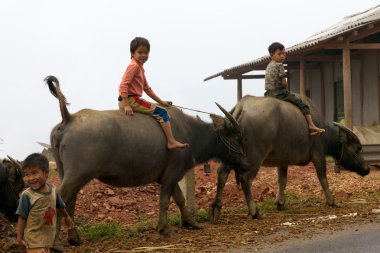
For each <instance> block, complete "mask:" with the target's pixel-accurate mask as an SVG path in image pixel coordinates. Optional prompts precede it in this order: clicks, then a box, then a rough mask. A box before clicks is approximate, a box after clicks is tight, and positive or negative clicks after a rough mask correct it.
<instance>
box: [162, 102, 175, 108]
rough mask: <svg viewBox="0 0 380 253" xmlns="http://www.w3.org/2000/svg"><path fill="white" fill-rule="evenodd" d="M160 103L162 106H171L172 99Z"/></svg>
mask: <svg viewBox="0 0 380 253" xmlns="http://www.w3.org/2000/svg"><path fill="white" fill-rule="evenodd" d="M161 104H162V105H163V106H166V107H168V106H171V105H172V104H173V102H172V101H162V102H161Z"/></svg>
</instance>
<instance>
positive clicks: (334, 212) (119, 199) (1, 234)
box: [0, 163, 380, 253]
mask: <svg viewBox="0 0 380 253" xmlns="http://www.w3.org/2000/svg"><path fill="white" fill-rule="evenodd" d="M211 165H212V166H211V173H210V174H205V173H204V171H203V166H199V167H197V168H195V175H196V206H197V209H198V211H199V212H201V213H206V210H207V209H208V208H209V206H210V205H211V203H212V201H213V199H214V196H215V192H216V167H217V166H218V164H214V163H213V164H211ZM52 174H53V175H54V173H52ZM328 181H329V184H330V189H331V190H332V192H333V194H334V196H335V198H336V200H337V202H338V203H340V204H341V206H342V207H340V208H331V207H327V206H326V205H325V200H324V196H323V193H322V191H321V187H320V185H319V182H318V179H317V176H316V173H315V169H314V167H313V166H312V165H308V166H303V167H299V166H293V167H290V169H289V173H288V185H287V188H286V192H287V197H288V198H287V201H288V203H289V206H288V209H287V210H285V211H282V212H279V211H277V210H276V209H275V206H274V205H273V203H272V202H273V198H274V197H275V194H276V192H277V175H276V169H275V168H270V167H262V168H261V169H260V171H259V174H258V176H257V177H256V179H255V180H254V182H253V186H252V191H253V194H254V197H255V200H256V201H257V203H258V204H259V207H260V208H261V214H262V216H263V217H262V219H260V220H253V219H251V218H250V217H248V215H247V208H246V204H245V199H244V196H243V193H242V191H241V189H240V188H238V187H237V186H236V182H235V180H234V175H233V173H231V175H230V178H229V180H228V182H227V185H226V187H225V189H224V193H223V209H222V215H221V219H220V220H219V221H218V222H216V223H214V224H213V223H210V222H208V221H204V220H201V221H200V224H201V226H202V229H200V230H189V229H183V228H181V227H179V226H178V225H174V226H172V230H173V232H172V233H171V235H170V236H168V237H161V236H159V235H158V233H157V232H156V231H155V230H154V229H153V228H148V229H145V230H140V232H139V233H138V234H135V235H133V236H129V237H128V238H125V239H123V240H120V239H114V240H112V239H107V240H97V241H93V240H87V239H84V241H83V243H82V244H81V245H80V246H77V247H72V246H69V245H68V244H67V242H66V240H65V237H66V234H65V233H63V235H62V236H63V242H64V246H65V252H88V253H90V252H115V253H116V252H152V251H154V252H161V251H162V252H229V251H231V250H232V249H236V248H240V247H243V248H244V249H246V250H247V252H260V250H261V249H264V248H268V247H270V246H271V245H275V244H276V243H277V242H282V241H286V240H288V239H290V238H308V237H312V236H313V235H314V234H316V233H333V232H334V231H335V230H339V229H342V228H343V227H347V226H350V224H353V223H370V222H378V214H377V213H378V212H380V184H379V182H380V172H379V170H378V169H377V168H374V169H372V171H371V173H370V175H369V176H367V177H360V176H358V175H356V174H354V173H352V172H348V171H341V173H339V174H337V173H334V171H333V169H332V166H331V165H329V166H328ZM51 182H52V183H53V184H55V185H58V184H59V182H58V179H57V176H56V175H55V176H53V177H52V178H51ZM158 194H159V185H156V184H152V185H147V186H142V187H135V188H116V187H110V186H107V185H104V184H102V183H100V182H99V181H97V180H93V181H91V182H90V183H89V184H88V185H86V186H85V187H84V188H83V189H82V190H81V192H80V194H79V195H78V200H77V207H76V214H77V216H76V221H77V222H78V223H84V222H85V223H87V224H98V223H112V222H115V223H118V224H121V225H122V226H125V227H127V228H131V227H133V226H136V224H139V223H141V222H142V221H147V220H150V221H152V223H153V222H154V223H155V222H156V221H157V212H158ZM268 204H269V205H268ZM169 213H170V214H176V213H178V208H177V207H176V206H175V204H174V202H173V201H172V202H171V204H170V208H169ZM0 222H1V223H0V238H2V239H0V246H1V245H2V246H3V248H4V244H6V243H7V240H8V239H9V238H10V237H15V234H14V226H15V224H10V223H9V222H6V221H5V220H4V218H3V217H0ZM64 232H65V229H64ZM0 248H1V247H0ZM0 252H1V250H0Z"/></svg>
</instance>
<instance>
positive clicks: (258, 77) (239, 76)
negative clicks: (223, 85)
mask: <svg viewBox="0 0 380 253" xmlns="http://www.w3.org/2000/svg"><path fill="white" fill-rule="evenodd" d="M263 78H265V75H230V76H226V77H225V78H224V79H225V80H230V79H263Z"/></svg>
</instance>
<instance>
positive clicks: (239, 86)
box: [237, 78, 243, 102]
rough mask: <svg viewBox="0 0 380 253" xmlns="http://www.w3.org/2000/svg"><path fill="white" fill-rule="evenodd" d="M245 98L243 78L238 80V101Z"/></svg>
mask: <svg viewBox="0 0 380 253" xmlns="http://www.w3.org/2000/svg"><path fill="white" fill-rule="evenodd" d="M242 97H243V81H242V79H241V78H239V79H238V80H237V101H238V102H239V100H240V99H241V98H242Z"/></svg>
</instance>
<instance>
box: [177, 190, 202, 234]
mask: <svg viewBox="0 0 380 253" xmlns="http://www.w3.org/2000/svg"><path fill="white" fill-rule="evenodd" d="M172 196H173V199H174V201H175V203H176V204H177V206H178V208H179V210H180V212H181V223H182V226H183V227H188V228H200V226H199V224H198V223H197V222H196V221H195V220H194V219H193V217H192V214H191V213H190V212H189V210H188V209H187V207H186V201H185V197H184V196H183V193H182V191H181V188H180V187H179V185H178V184H176V185H175V187H174V190H173V195H172Z"/></svg>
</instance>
